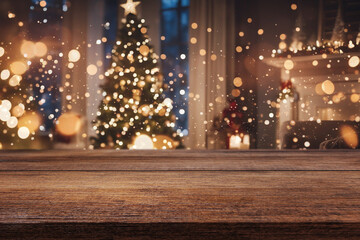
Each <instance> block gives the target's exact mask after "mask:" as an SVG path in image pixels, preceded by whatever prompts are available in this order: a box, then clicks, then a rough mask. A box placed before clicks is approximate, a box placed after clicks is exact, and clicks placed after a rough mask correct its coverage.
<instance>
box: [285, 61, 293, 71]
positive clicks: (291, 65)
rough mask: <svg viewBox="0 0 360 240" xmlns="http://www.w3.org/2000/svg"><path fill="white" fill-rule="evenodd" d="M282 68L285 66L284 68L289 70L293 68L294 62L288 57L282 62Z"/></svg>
mask: <svg viewBox="0 0 360 240" xmlns="http://www.w3.org/2000/svg"><path fill="white" fill-rule="evenodd" d="M284 68H285V69H286V70H291V69H293V68H294V62H293V61H292V60H290V59H288V60H286V61H285V62H284Z"/></svg>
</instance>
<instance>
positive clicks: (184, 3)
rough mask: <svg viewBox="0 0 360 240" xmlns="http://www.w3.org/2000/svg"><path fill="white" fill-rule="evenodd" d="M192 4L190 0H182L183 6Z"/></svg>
mask: <svg viewBox="0 0 360 240" xmlns="http://www.w3.org/2000/svg"><path fill="white" fill-rule="evenodd" d="M189 5H190V0H181V6H183V7H188V6H189Z"/></svg>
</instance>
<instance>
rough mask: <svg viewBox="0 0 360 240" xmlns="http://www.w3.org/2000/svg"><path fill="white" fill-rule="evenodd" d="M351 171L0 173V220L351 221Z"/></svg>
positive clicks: (356, 207)
mask: <svg viewBox="0 0 360 240" xmlns="http://www.w3.org/2000/svg"><path fill="white" fill-rule="evenodd" d="M359 183H360V174H359V172H341V171H336V172H322V171H320V172H319V171H315V172H314V171H312V172H294V171H290V172H287V171H285V172H272V171H270V172H269V171H268V172H260V171H259V172H238V171H234V172H231V171H228V172H211V171H202V172H199V171H196V172H186V171H173V172H166V171H165V172H164V171H161V172H157V171H154V172H147V171H145V172H85V171H84V172H83V171H82V172H68V171H64V172H2V173H0V191H1V197H0V223H34V222H35V223H43V222H95V223H96V222H121V223H139V222H141V223H156V222H205V223H206V222H207V223H211V222H247V223H249V222H254V223H259V222H275V223H276V222H277V223H279V222H288V223H292V222H339V221H341V222H348V223H356V222H359V220H360V218H359V216H360V184H359Z"/></svg>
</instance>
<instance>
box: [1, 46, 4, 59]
mask: <svg viewBox="0 0 360 240" xmlns="http://www.w3.org/2000/svg"><path fill="white" fill-rule="evenodd" d="M4 54H5V49H4V48H3V47H0V57H2V56H4Z"/></svg>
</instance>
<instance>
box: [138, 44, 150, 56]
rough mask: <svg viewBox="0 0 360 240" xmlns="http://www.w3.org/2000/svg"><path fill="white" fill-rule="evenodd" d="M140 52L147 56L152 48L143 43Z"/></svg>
mask: <svg viewBox="0 0 360 240" xmlns="http://www.w3.org/2000/svg"><path fill="white" fill-rule="evenodd" d="M139 52H140V53H141V55H143V56H145V57H146V56H147V55H148V54H149V52H150V49H149V47H148V46H146V45H141V46H140V48H139Z"/></svg>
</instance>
